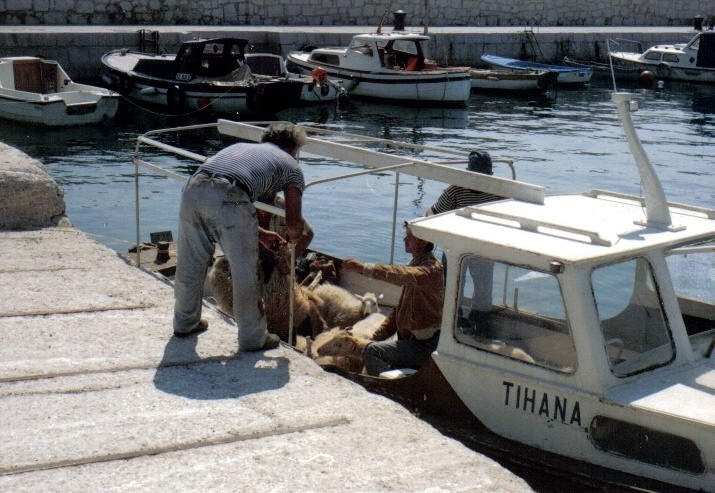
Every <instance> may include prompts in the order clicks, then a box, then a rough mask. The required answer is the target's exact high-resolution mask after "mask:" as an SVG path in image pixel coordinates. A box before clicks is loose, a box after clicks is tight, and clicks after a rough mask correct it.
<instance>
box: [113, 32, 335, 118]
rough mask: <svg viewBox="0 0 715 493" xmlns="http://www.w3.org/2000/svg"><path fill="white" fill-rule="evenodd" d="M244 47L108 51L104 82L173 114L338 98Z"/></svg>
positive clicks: (214, 44) (242, 43)
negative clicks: (172, 51) (250, 54)
mask: <svg viewBox="0 0 715 493" xmlns="http://www.w3.org/2000/svg"><path fill="white" fill-rule="evenodd" d="M247 46H248V40H246V39H241V38H213V39H198V40H192V41H186V42H184V43H182V44H181V46H180V48H179V50H178V53H176V54H168V55H167V54H151V53H141V52H135V51H130V50H126V49H120V50H113V51H110V52H109V53H106V54H104V55H103V56H102V64H103V65H104V67H105V68H106V70H107V73H106V74H105V75H104V79H105V82H106V83H107V84H109V85H110V87H113V88H116V89H117V90H118V91H119V92H121V93H122V94H124V95H126V96H127V97H129V98H131V99H133V100H135V101H138V102H141V103H144V104H149V105H156V106H159V107H163V108H166V109H168V110H170V111H171V112H174V113H186V112H191V111H196V110H202V109H204V108H209V107H210V108H211V109H213V110H214V111H216V112H219V113H231V114H236V113H244V112H258V113H273V112H275V111H278V110H281V109H284V108H287V107H291V106H300V105H302V104H310V103H321V102H334V101H336V100H337V99H338V97H339V96H340V95H341V94H342V89H341V88H340V86H339V85H338V84H336V83H334V82H332V81H330V80H328V79H326V78H325V77H322V78H321V77H317V76H316V77H302V76H299V75H298V74H288V73H287V72H284V71H283V66H282V65H280V62H281V60H275V59H272V60H270V62H271V63H270V65H269V64H267V63H265V62H266V61H267V60H268V58H270V56H269V55H263V56H262V58H260V59H259V58H254V60H253V62H251V61H250V60H249V59H248V54H247V53H246V47H247ZM255 56H256V57H257V56H258V55H255ZM247 60H248V61H247ZM276 61H277V62H278V63H279V68H278V69H277V70H276V66H275V62H276ZM252 64H253V65H252ZM254 67H255V68H256V69H257V70H256V71H254V70H253V68H254ZM260 69H265V70H269V73H265V74H264V73H262V72H261V71H260ZM274 72H276V73H274Z"/></svg>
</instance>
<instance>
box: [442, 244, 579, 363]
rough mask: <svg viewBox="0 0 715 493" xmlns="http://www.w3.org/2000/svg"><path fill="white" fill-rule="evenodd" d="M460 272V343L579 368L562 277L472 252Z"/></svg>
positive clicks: (510, 356) (538, 361) (533, 361)
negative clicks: (563, 291)
mask: <svg viewBox="0 0 715 493" xmlns="http://www.w3.org/2000/svg"><path fill="white" fill-rule="evenodd" d="M459 277H460V288H459V298H458V305H457V320H456V324H455V327H456V331H455V336H456V338H457V340H458V341H459V342H461V343H463V344H467V345H469V346H473V347H475V348H477V349H480V350H484V351H489V352H492V353H495V354H498V355H500V356H503V357H507V358H512V359H515V360H521V361H524V362H526V363H529V364H535V365H540V366H545V367H548V368H551V369H554V370H558V371H561V372H564V373H573V371H574V370H575V368H576V351H575V350H574V345H573V339H572V337H571V330H570V328H569V324H568V321H567V320H566V310H565V308H564V302H563V297H562V296H561V289H560V286H559V282H558V279H557V278H556V276H554V275H553V274H550V273H545V272H539V271H535V270H531V269H526V268H523V267H519V266H515V265H507V264H503V263H500V262H492V261H490V260H487V259H483V258H480V257H475V256H467V257H464V258H462V260H461V264H460V276H459Z"/></svg>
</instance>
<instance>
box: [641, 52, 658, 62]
mask: <svg viewBox="0 0 715 493" xmlns="http://www.w3.org/2000/svg"><path fill="white" fill-rule="evenodd" d="M644 58H645V59H646V60H655V61H657V62H659V61H660V52H659V51H649V52H648V53H646V54H645V57H644Z"/></svg>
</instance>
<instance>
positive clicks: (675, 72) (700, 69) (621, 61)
mask: <svg viewBox="0 0 715 493" xmlns="http://www.w3.org/2000/svg"><path fill="white" fill-rule="evenodd" d="M622 42H623V41H622V40H621V41H620V42H619V41H613V40H609V43H608V45H609V53H608V55H609V56H610V58H611V60H612V62H613V65H614V67H615V68H617V69H619V70H621V71H623V70H631V71H633V72H634V73H636V74H637V73H640V72H643V71H644V70H648V71H650V72H652V73H654V74H655V75H656V76H657V77H658V78H661V79H672V80H682V81H688V82H705V83H710V84H712V83H715V31H703V32H699V33H697V34H696V35H695V36H693V37H692V39H691V40H690V41H688V42H687V43H675V44H663V45H655V46H652V47H650V48H648V49H647V50H645V51H644V52H641V51H638V52H634V51H611V46H612V45H613V46H618V45H619V44H620V43H622Z"/></svg>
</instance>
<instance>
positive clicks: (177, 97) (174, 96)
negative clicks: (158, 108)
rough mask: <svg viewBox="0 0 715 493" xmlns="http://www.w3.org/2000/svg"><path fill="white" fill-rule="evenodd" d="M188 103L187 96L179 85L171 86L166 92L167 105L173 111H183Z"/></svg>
mask: <svg viewBox="0 0 715 493" xmlns="http://www.w3.org/2000/svg"><path fill="white" fill-rule="evenodd" d="M185 102H186V94H184V91H182V90H181V88H180V87H179V86H177V85H173V86H169V88H168V89H167V90H166V105H167V106H168V107H169V108H170V109H172V110H180V109H183V107H184V103H185Z"/></svg>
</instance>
